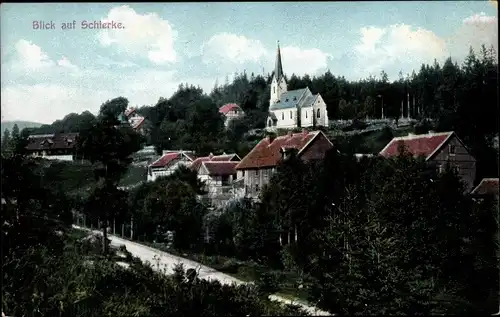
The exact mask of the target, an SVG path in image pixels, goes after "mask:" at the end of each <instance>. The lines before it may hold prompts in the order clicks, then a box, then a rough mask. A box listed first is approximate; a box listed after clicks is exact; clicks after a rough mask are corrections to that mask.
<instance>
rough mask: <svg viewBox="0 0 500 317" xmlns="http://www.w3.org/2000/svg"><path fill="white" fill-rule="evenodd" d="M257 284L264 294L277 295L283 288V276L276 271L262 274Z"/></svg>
mask: <svg viewBox="0 0 500 317" xmlns="http://www.w3.org/2000/svg"><path fill="white" fill-rule="evenodd" d="M256 284H257V286H258V287H259V290H260V291H261V292H263V293H266V294H267V293H275V292H277V291H278V290H279V289H280V286H281V274H280V273H279V272H276V271H273V272H265V273H262V275H261V276H260V278H259V279H258V280H257V282H256Z"/></svg>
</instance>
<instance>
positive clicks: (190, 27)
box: [0, 1, 498, 123]
mask: <svg viewBox="0 0 500 317" xmlns="http://www.w3.org/2000/svg"><path fill="white" fill-rule="evenodd" d="M94 21H96V23H97V22H101V25H103V23H106V24H104V25H105V26H108V27H111V28H106V29H104V28H100V29H99V28H92V29H91V28H89V25H90V26H93V25H94V24H92V23H93V22H94ZM89 23H90V24H89ZM39 25H42V26H46V27H47V28H46V29H40V27H38V26H39ZM63 25H64V26H65V28H64V29H63ZM73 25H74V26H75V28H72V27H73ZM96 26H97V27H98V26H99V25H97V24H96ZM0 32H1V33H0V34H1V42H2V45H1V118H2V121H12V120H26V121H34V122H40V123H51V122H53V121H54V120H57V119H62V118H63V117H64V116H65V115H67V114H69V113H72V112H76V113H81V112H83V111H85V110H89V111H91V112H93V113H97V111H98V110H99V107H100V105H101V104H102V103H103V102H105V101H106V100H109V99H112V98H115V97H119V96H123V97H126V98H128V100H129V102H130V105H131V106H135V105H154V104H156V102H157V101H158V99H159V98H160V97H165V98H168V97H169V96H171V95H172V94H173V93H174V92H175V91H176V90H177V88H178V86H179V84H181V83H189V84H193V85H199V86H200V87H201V88H203V90H204V91H205V92H207V93H208V92H210V91H211V89H212V88H213V87H214V84H215V83H216V81H218V83H219V84H223V83H224V82H225V78H226V77H228V78H229V80H231V79H232V78H233V76H234V74H235V73H236V72H238V73H240V72H243V71H245V72H246V73H247V74H251V73H255V74H263V73H265V74H267V73H271V72H272V71H273V67H274V61H275V56H276V47H277V41H279V43H280V47H281V55H282V61H283V69H284V72H285V74H287V75H288V76H290V75H292V73H295V74H297V75H304V74H306V73H307V74H309V75H310V76H314V75H320V74H322V73H324V72H325V71H326V70H330V71H331V72H332V73H333V74H334V75H336V76H344V77H345V78H347V79H349V80H358V79H361V78H366V77H368V76H370V75H373V76H378V75H379V74H380V72H381V71H382V70H384V71H385V72H386V73H387V74H388V75H389V79H390V80H396V79H397V77H398V73H399V72H400V71H402V72H403V74H405V75H406V74H407V73H411V72H412V70H416V71H418V69H419V68H420V65H421V64H422V63H432V62H433V61H434V59H437V60H438V61H440V62H442V61H444V60H445V59H446V58H448V57H452V58H453V59H455V60H457V61H458V62H459V64H460V63H461V62H462V61H463V59H464V57H465V56H466V55H467V54H468V51H469V47H470V46H472V47H473V48H476V49H478V48H479V47H480V45H481V44H483V43H484V44H486V45H487V46H488V47H489V46H491V45H493V46H494V47H495V48H496V49H497V50H498V14H497V2H493V1H443V2H441V1H432V2H431V1H422V2H420V1H401V2H397V1H388V2H379V1H374V2H360V1H353V2H310V3H307V2H276V3H272V2H246V3H245V2H237V3H230V2H219V3H216V2H213V3H194V2H190V3H154V4H153V3H131V4H126V3H123V4H121V3H92V4H90V3H65V4H62V3H61V4H57V3H51V4H48V3H47V4H34V3H30V4H24V3H7V4H2V5H1V6H0Z"/></svg>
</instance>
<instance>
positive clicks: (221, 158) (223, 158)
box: [191, 154, 240, 171]
mask: <svg viewBox="0 0 500 317" xmlns="http://www.w3.org/2000/svg"><path fill="white" fill-rule="evenodd" d="M235 158H236V159H237V160H238V161H239V160H240V158H239V156H238V155H237V154H222V155H213V154H210V155H209V156H203V157H199V158H197V159H196V160H194V161H193V163H192V164H191V169H193V170H194V171H198V170H199V169H200V166H201V164H202V163H203V162H208V161H211V162H229V161H233V160H234V159H235Z"/></svg>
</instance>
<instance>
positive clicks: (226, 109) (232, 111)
mask: <svg viewBox="0 0 500 317" xmlns="http://www.w3.org/2000/svg"><path fill="white" fill-rule="evenodd" d="M219 113H220V114H222V115H223V116H224V126H225V127H226V128H227V127H228V126H229V122H231V121H232V120H234V119H239V118H243V117H244V116H245V112H244V111H243V109H241V107H240V106H238V105H237V104H235V103H228V104H225V105H223V106H222V107H220V108H219Z"/></svg>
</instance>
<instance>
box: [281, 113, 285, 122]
mask: <svg viewBox="0 0 500 317" xmlns="http://www.w3.org/2000/svg"><path fill="white" fill-rule="evenodd" d="M281 120H285V113H284V112H282V113H281Z"/></svg>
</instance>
